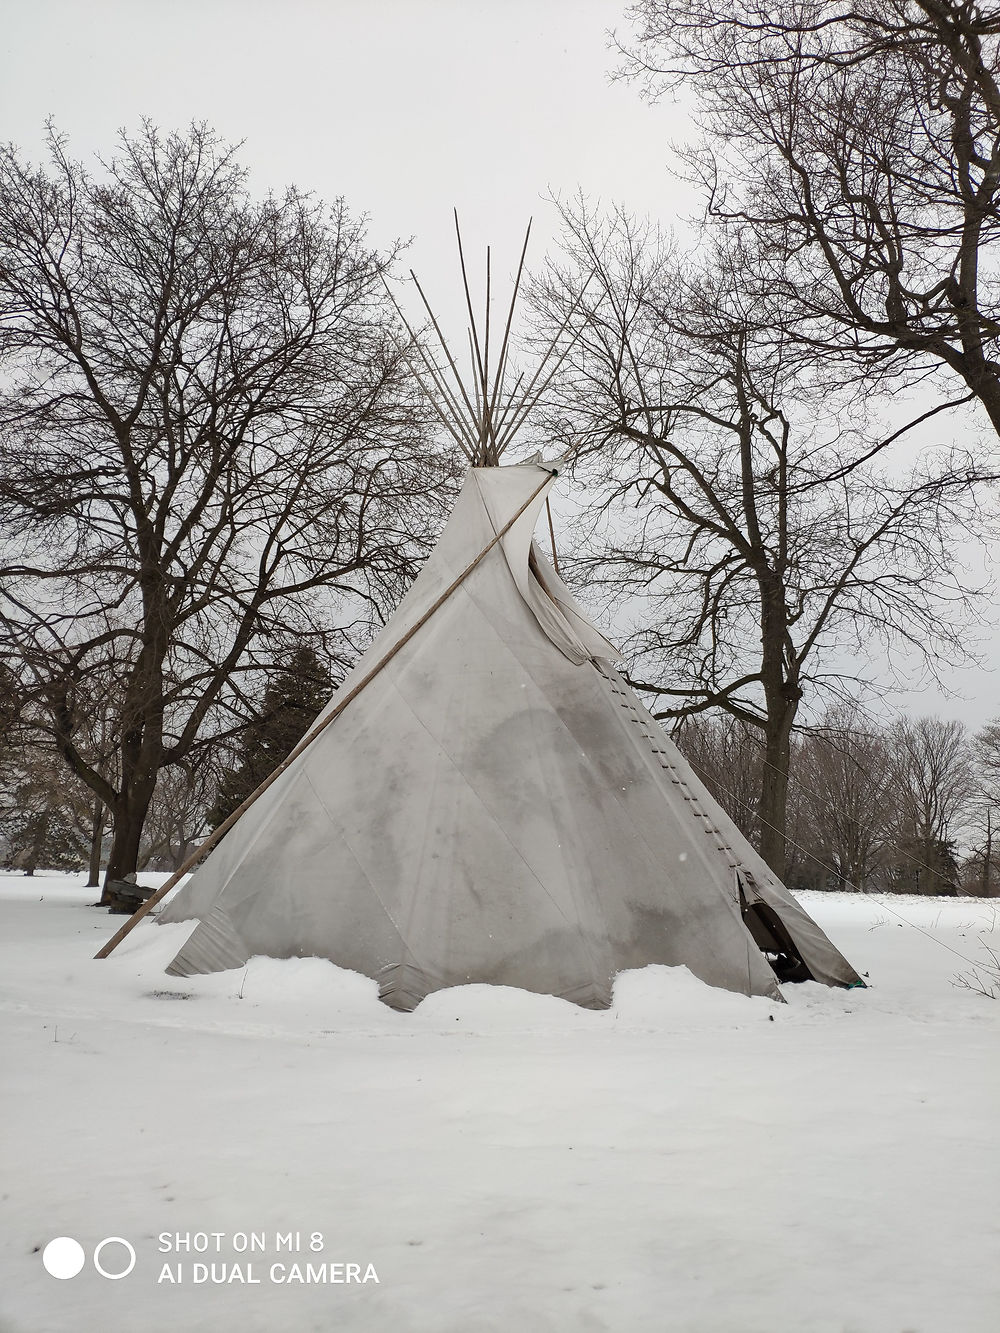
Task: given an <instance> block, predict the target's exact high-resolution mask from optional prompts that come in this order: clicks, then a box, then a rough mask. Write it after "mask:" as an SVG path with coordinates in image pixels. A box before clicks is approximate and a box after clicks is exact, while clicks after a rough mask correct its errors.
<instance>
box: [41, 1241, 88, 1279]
mask: <svg viewBox="0 0 1000 1333" xmlns="http://www.w3.org/2000/svg"><path fill="white" fill-rule="evenodd" d="M85 1257H86V1256H85V1255H84V1253H83V1246H82V1245H81V1244H80V1242H79V1241H78V1240H74V1239H73V1237H72V1236H56V1238H55V1240H50V1241H49V1243H48V1245H46V1247H45V1249H44V1250H43V1251H42V1264H43V1266H44V1268H45V1271H46V1273H48V1274H49V1275H50V1276H51V1277H58V1278H67V1277H76V1275H77V1273H79V1271H80V1269H81V1268H82V1267H83V1264H84V1259H85Z"/></svg>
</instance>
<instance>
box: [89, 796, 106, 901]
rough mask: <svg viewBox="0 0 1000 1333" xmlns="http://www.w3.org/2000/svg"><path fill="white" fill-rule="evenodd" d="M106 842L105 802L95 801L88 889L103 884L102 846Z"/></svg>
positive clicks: (91, 830) (91, 825)
mask: <svg viewBox="0 0 1000 1333" xmlns="http://www.w3.org/2000/svg"><path fill="white" fill-rule="evenodd" d="M103 840H104V802H103V801H101V800H100V799H99V798H97V799H95V801H94V812H93V815H92V816H91V821H90V866H89V870H90V874H89V875H88V876H87V888H88V889H96V888H97V887H98V885H99V884H100V882H101V844H102V842H103Z"/></svg>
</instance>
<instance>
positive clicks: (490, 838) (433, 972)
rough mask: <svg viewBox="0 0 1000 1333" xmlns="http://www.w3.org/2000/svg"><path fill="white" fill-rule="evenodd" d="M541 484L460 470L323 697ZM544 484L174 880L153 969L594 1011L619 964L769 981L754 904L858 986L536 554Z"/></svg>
mask: <svg viewBox="0 0 1000 1333" xmlns="http://www.w3.org/2000/svg"><path fill="white" fill-rule="evenodd" d="M544 478H545V470H544V469H543V468H541V467H539V466H536V465H533V464H525V465H520V466H513V467H503V468H474V469H471V470H470V472H469V473H468V476H467V478H466V481H465V484H464V486H463V488H462V491H461V493H460V495H459V498H458V500H457V502H456V505H455V509H454V511H453V513H452V516H451V518H450V520H449V522H448V524H447V525H446V527H445V530H444V532H443V533H442V535H441V538H440V539H439V541H438V543H437V545H436V547H435V549H434V551H433V552H432V554H431V555H430V556H429V558H428V560H427V562H426V564H425V565H424V568H423V570H422V571H421V573H420V576H419V577H418V578H417V580H416V581H415V582H414V584H413V586H412V587H411V588H410V591H409V592H408V593H407V595H406V597H405V598H404V599H403V601H402V603H401V604H400V606H399V608H398V610H397V612H396V613H395V615H394V616H393V617H392V619H391V620H390V622H389V623H388V624H387V625H386V626H385V628H384V629H383V630H382V632H381V633H380V634H379V635H378V636H377V637H376V639H375V640H374V642H373V643H372V645H371V646H370V648H369V649H368V651H367V652H366V653H365V655H364V656H363V657H362V659H361V661H360V662H359V663H358V665H357V666H356V667H355V669H354V671H353V673H352V674H351V675H350V676H348V678H347V679H346V680H345V681H344V683H343V684H342V686H341V691H340V692H339V693H338V695H335V696H334V700H333V701H331V704H330V708H332V707H334V706H335V704H336V702H337V699H338V698H339V697H343V692H344V691H347V690H349V689H350V688H351V686H352V684H353V683H355V682H356V681H358V680H360V679H362V678H363V676H364V675H365V674H366V673H367V672H368V671H370V670H371V668H372V666H373V665H374V664H375V663H377V662H378V661H380V660H381V659H382V658H383V657H384V656H385V654H386V653H387V651H388V650H389V649H390V648H392V647H393V645H394V644H396V643H398V641H399V640H400V639H401V638H402V636H403V635H404V634H405V633H406V632H407V631H408V630H409V629H410V628H411V627H412V626H414V625H415V624H417V623H418V621H419V620H420V619H421V617H422V616H424V615H425V614H426V613H427V611H428V609H429V608H430V607H431V606H432V604H433V603H434V601H435V599H436V598H437V597H439V596H440V594H441V593H442V592H443V591H444V590H445V589H446V588H447V587H448V586H449V584H450V583H451V582H452V581H453V580H454V579H455V578H456V577H457V576H458V575H459V574H460V573H461V571H462V570H463V569H464V568H465V567H466V566H467V565H468V564H469V563H470V562H471V561H472V560H473V559H474V558H475V557H476V556H477V555H478V554H479V553H480V552H481V551H482V549H483V548H484V547H485V546H486V545H487V544H488V543H489V541H490V540H491V539H492V538H493V537H494V536H495V535H496V533H497V532H498V531H500V529H501V528H502V527H503V526H504V524H505V523H507V522H508V521H509V519H510V518H511V517H512V516H513V515H514V514H516V513H517V511H518V509H519V508H520V507H521V506H522V505H524V504H525V502H526V501H527V500H528V498H529V497H530V496H531V494H532V492H533V491H535V490H536V489H538V487H539V485H540V483H541V482H542V481H544ZM549 485H551V482H550V483H549ZM548 488H549V487H548V486H546V487H544V488H543V489H542V490H541V491H540V492H539V494H538V495H537V496H536V498H535V500H534V501H533V503H532V504H531V505H530V506H529V507H528V508H527V509H526V510H525V512H524V513H523V514H522V516H521V517H520V518H519V519H518V520H517V521H516V523H514V525H513V526H512V527H511V529H510V531H509V532H508V533H507V534H506V535H505V536H504V538H503V539H502V541H501V542H500V543H499V544H498V545H497V546H495V547H494V548H493V550H492V551H491V552H490V553H489V554H488V555H487V556H486V557H485V558H484V559H483V560H482V561H481V562H480V564H479V565H478V566H477V567H476V569H475V570H474V571H473V572H472V573H471V574H470V575H469V576H468V578H467V579H466V580H465V581H464V582H463V583H462V584H461V585H460V586H459V588H458V589H457V590H456V591H455V592H454V593H453V594H452V596H451V597H450V598H449V599H448V600H447V601H446V602H445V603H444V604H443V605H442V606H441V607H440V608H439V609H438V610H437V611H435V612H434V614H433V615H432V616H430V618H429V619H428V620H427V622H426V623H425V624H423V625H422V626H421V627H420V629H419V630H418V631H417V632H416V634H415V635H414V637H413V638H412V639H411V640H410V641H409V642H408V643H406V644H405V645H404V646H403V647H402V648H401V649H400V650H399V652H398V653H397V655H396V656H395V657H394V658H393V659H392V661H391V662H390V663H389V664H388V665H387V666H386V667H385V669H384V670H383V671H382V672H381V673H380V674H379V675H377V676H376V677H375V679H373V680H372V681H371V682H370V683H369V684H368V685H367V686H366V687H365V688H364V690H363V691H362V692H361V693H360V694H359V695H358V696H357V697H356V698H355V699H353V700H352V701H351V702H350V703H349V704H348V705H347V707H346V708H345V709H344V711H343V713H342V714H341V715H340V716H339V717H338V718H337V719H336V720H335V721H334V722H333V723H332V724H331V725H330V726H329V727H328V728H327V729H326V731H324V732H323V733H322V735H321V736H320V737H319V738H318V739H317V740H316V741H315V742H314V743H313V744H312V745H311V746H310V747H309V748H308V749H307V750H306V751H305V752H304V753H303V754H302V755H300V756H299V758H298V759H297V760H295V761H294V763H293V764H292V765H291V766H290V767H289V768H288V769H287V770H286V772H285V773H284V774H283V775H282V776H281V777H280V778H279V779H278V780H277V781H276V782H275V783H274V784H273V786H272V787H271V788H270V789H269V790H268V791H267V792H266V793H265V794H264V795H263V796H262V797H261V798H260V799H259V800H258V801H257V803H256V804H255V805H254V806H253V807H252V809H251V810H249V811H248V812H247V814H246V815H244V816H243V818H242V819H241V820H240V821H239V822H238V823H237V824H236V825H235V827H234V828H233V829H232V830H231V831H230V832H229V833H228V834H227V835H226V837H225V838H224V840H223V841H222V842H221V843H220V844H219V846H218V847H217V848H216V849H215V850H214V851H213V852H212V853H211V855H210V856H209V858H208V859H207V861H206V862H205V863H204V864H203V865H202V866H201V867H200V868H199V869H198V870H197V871H196V872H195V874H194V876H193V877H192V878H191V880H190V881H189V882H188V883H187V884H186V885H185V886H184V887H183V888H182V889H180V890H179V891H178V892H177V893H176V895H175V896H174V898H173V899H172V900H171V901H170V902H169V904H168V906H167V907H166V908H165V909H164V911H163V912H162V913H161V916H160V920H162V921H182V920H187V919H193V918H197V919H198V924H197V925H196V927H195V929H194V931H193V933H192V934H191V936H190V938H189V939H188V941H187V942H186V944H185V945H184V946H183V947H182V948H181V950H180V951H179V952H178V954H177V956H176V958H175V959H174V960H173V962H172V963H171V965H170V967H169V968H168V969H167V970H168V972H170V973H172V974H173V975H184V976H187V975H192V974H195V973H201V972H211V971H217V970H220V969H224V968H232V967H238V966H241V965H242V964H243V963H245V962H246V961H247V959H249V958H250V957H252V956H253V955H255V954H265V955H269V956H272V957H294V956H303V955H310V956H312V955H316V956H320V957H326V958H329V959H331V960H332V961H333V962H334V963H337V964H339V965H340V966H342V967H347V968H352V969H354V970H356V971H358V972H361V973H364V974H365V975H367V976H370V977H373V978H375V979H376V980H377V981H378V983H379V988H380V994H381V997H382V998H383V1000H385V1001H386V1003H388V1004H390V1005H392V1006H393V1007H396V1008H400V1009H412V1008H413V1007H415V1005H417V1004H418V1003H419V1002H420V1000H421V999H422V998H423V997H424V996H425V995H427V994H429V993H430V992H432V991H434V990H438V989H440V988H441V987H444V986H454V985H462V984H464V983H467V982H487V983H493V984H496V985H507V986H518V987H521V988H523V989H526V990H530V991H537V992H542V993H549V994H553V995H559V996H562V997H564V998H566V999H568V1000H572V1001H575V1002H576V1003H578V1004H582V1005H586V1006H590V1007H605V1006H607V1005H608V1004H609V1003H610V999H611V988H612V983H613V980H614V977H615V975H616V973H617V972H619V971H621V970H623V969H625V968H634V967H641V966H644V965H645V964H647V963H665V964H670V965H677V964H684V965H686V966H687V967H689V968H690V969H691V971H692V972H694V973H695V974H696V975H697V976H699V977H701V978H702V979H703V980H704V981H706V982H708V983H710V984H712V985H716V986H722V987H725V988H727V989H729V990H735V991H742V992H744V993H747V994H755V995H757V994H761V995H771V996H775V997H778V996H780V992H779V990H778V987H777V983H776V979H775V975H774V972H773V970H772V968H771V966H770V965H769V963H768V961H767V959H766V957H765V956H764V954H763V953H762V952H761V949H760V948H759V947H758V945H757V944H756V943H755V942H754V940H753V938H752V936H751V934H750V932H749V931H748V929H747V927H746V925H745V923H744V915H743V913H744V910H745V905H746V903H747V902H748V901H750V900H753V901H758V900H759V901H761V902H764V903H766V904H767V905H768V906H769V907H771V908H772V909H773V911H775V912H776V913H777V914H778V915H779V917H780V918H781V920H782V922H783V923H784V925H785V927H786V928H787V931H788V933H789V935H790V936H791V938H792V939H793V940H794V942H795V944H796V946H797V947H798V949H799V951H800V953H801V956H802V958H803V960H804V961H805V962H806V963H807V965H808V967H809V970H810V972H811V975H812V976H813V977H814V978H815V979H816V980H819V981H825V982H828V983H831V984H841V985H850V984H855V983H857V982H858V980H859V978H858V976H857V973H856V972H855V971H854V970H853V968H851V966H850V964H849V963H848V962H847V961H846V960H845V959H844V958H843V957H842V956H841V954H840V953H839V952H838V951H837V950H836V949H835V948H834V946H833V945H832V944H831V943H830V941H829V940H828V939H827V937H826V936H825V935H824V934H823V932H822V931H821V930H820V929H819V927H818V926H817V925H816V924H815V922H813V921H812V920H811V918H810V917H809V916H808V914H807V913H806V912H805V911H804V910H803V909H802V908H801V907H800V906H799V905H798V904H797V903H796V902H795V900H794V899H793V898H792V897H791V895H790V894H789V893H788V891H787V890H786V889H785V888H784V886H783V885H782V884H781V883H780V882H779V881H778V880H777V879H776V877H775V876H774V875H773V874H772V873H771V872H770V870H769V869H768V868H767V866H766V865H765V864H764V862H763V861H762V860H761V858H760V857H759V856H757V854H756V853H755V852H754V851H753V848H752V847H750V845H749V844H748V843H747V842H746V840H745V839H744V838H743V837H742V835H741V834H740V833H739V831H738V830H737V828H736V826H735V825H734V824H733V823H732V821H731V820H730V819H729V818H728V817H727V816H726V815H725V813H724V812H723V811H722V810H721V808H720V807H719V806H718V804H717V803H716V802H715V801H714V800H713V799H712V798H711V796H709V794H708V792H707V791H706V790H705V788H704V786H703V785H702V784H701V783H700V782H699V781H698V779H697V777H696V776H695V774H694V773H693V771H692V770H691V768H690V765H688V764H687V763H686V762H685V761H684V760H683V758H682V757H681V755H680V752H679V751H678V750H677V748H676V746H674V745H673V744H672V742H670V740H669V739H668V738H667V737H666V736H665V735H664V733H663V732H662V730H661V729H660V728H659V726H658V725H657V724H656V722H655V721H654V720H653V718H652V717H651V716H650V714H649V713H648V712H647V711H646V710H645V709H644V708H643V707H642V705H641V704H640V703H639V701H638V700H637V699H636V697H635V695H634V694H633V693H632V691H631V690H630V689H629V688H628V686H627V685H626V684H625V682H624V680H623V679H622V678H621V676H620V675H619V674H618V673H617V671H616V670H615V668H614V661H615V659H616V658H617V657H618V653H617V650H616V649H615V648H614V646H613V645H612V644H611V643H610V642H609V641H608V640H607V639H606V638H605V637H604V636H603V635H602V634H601V633H600V632H599V631H598V630H597V628H596V627H595V626H594V625H593V624H592V623H591V622H590V620H589V619H588V617H587V616H586V614H585V613H584V611H583V610H582V608H581V607H580V606H579V605H578V604H577V603H576V602H575V600H574V599H573V597H572V594H571V593H570V592H569V590H568V589H567V588H566V585H565V584H564V583H563V582H562V580H561V579H559V578H558V576H557V575H556V574H555V572H554V571H553V570H552V569H551V568H550V567H549V566H548V565H547V564H546V562H545V561H544V558H543V557H542V556H541V554H540V552H539V551H538V550H537V548H535V547H534V546H533V544H532V533H533V530H534V527H535V522H536V520H537V517H538V514H539V511H540V509H541V506H542V505H543V503H544V500H545V495H546V493H547V490H548ZM741 893H742V901H741ZM748 893H749V895H750V898H749V899H748V896H747V895H748Z"/></svg>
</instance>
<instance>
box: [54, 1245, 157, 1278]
mask: <svg viewBox="0 0 1000 1333" xmlns="http://www.w3.org/2000/svg"><path fill="white" fill-rule="evenodd" d="M109 1246H110V1247H120V1248H112V1249H111V1250H110V1253H108V1254H105V1251H106V1250H108V1247H109ZM122 1250H124V1254H123V1253H122ZM86 1259H87V1256H86V1254H85V1253H84V1249H83V1246H82V1245H81V1244H80V1242H79V1241H78V1240H74V1239H73V1237H72V1236H56V1238H55V1239H54V1240H50V1241H49V1243H48V1245H46V1247H45V1249H44V1250H43V1251H42V1267H43V1268H44V1269H45V1271H46V1273H48V1274H49V1275H50V1276H51V1277H56V1278H59V1279H60V1280H62V1281H64V1280H65V1279H66V1278H71V1277H76V1275H77V1274H78V1273H79V1272H80V1271H81V1270H82V1268H83V1265H84V1263H85V1262H86ZM94 1267H95V1268H96V1269H97V1271H98V1272H99V1273H100V1275H101V1277H106V1278H107V1279H108V1280H109V1281H110V1282H117V1281H118V1279H119V1278H123V1277H128V1275H129V1273H131V1271H132V1269H133V1268H134V1267H135V1248H134V1246H132V1245H131V1244H130V1242H129V1241H127V1240H125V1239H124V1238H123V1237H122V1236H105V1238H104V1239H103V1240H102V1241H100V1242H99V1244H98V1245H96V1246H95V1248H94Z"/></svg>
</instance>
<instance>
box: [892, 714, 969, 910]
mask: <svg viewBox="0 0 1000 1333" xmlns="http://www.w3.org/2000/svg"><path fill="white" fill-rule="evenodd" d="M889 741H890V744H891V745H892V748H893V762H894V766H895V770H896V779H897V783H898V788H899V793H900V825H899V829H898V831H897V835H896V857H897V876H898V879H899V881H900V884H901V886H903V887H912V889H913V890H914V891H915V892H917V893H925V894H939V893H949V892H950V893H955V892H957V864H956V853H955V845H954V840H955V836H956V834H958V832H959V831H960V830H961V827H962V825H963V823H964V821H965V819H966V817H967V814H968V808H969V802H970V800H971V798H972V796H973V794H974V791H975V776H974V772H973V768H972V763H971V753H970V747H969V739H968V735H967V733H966V729H965V727H964V726H963V724H962V723H961V722H946V721H943V720H942V719H941V718H936V717H922V718H917V719H908V718H901V719H900V720H899V721H898V722H897V723H896V724H895V725H894V726H893V727H892V728H891V730H890V732H889Z"/></svg>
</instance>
